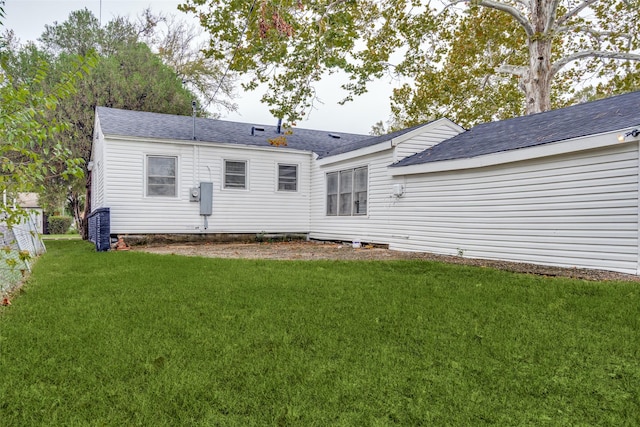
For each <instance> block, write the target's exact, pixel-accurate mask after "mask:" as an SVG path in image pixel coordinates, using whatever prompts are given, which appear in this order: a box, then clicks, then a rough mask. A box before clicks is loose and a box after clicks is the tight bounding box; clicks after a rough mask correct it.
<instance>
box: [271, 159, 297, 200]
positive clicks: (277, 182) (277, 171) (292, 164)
mask: <svg viewBox="0 0 640 427" xmlns="http://www.w3.org/2000/svg"><path fill="white" fill-rule="evenodd" d="M280 166H295V168H296V189H295V190H280ZM275 181H276V182H275V189H276V192H278V193H297V192H298V191H300V164H299V163H286V162H277V163H276V180H275Z"/></svg>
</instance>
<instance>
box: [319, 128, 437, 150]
mask: <svg viewBox="0 0 640 427" xmlns="http://www.w3.org/2000/svg"><path fill="white" fill-rule="evenodd" d="M425 124H426V123H423V124H420V125H417V126H413V127H410V128H407V129H402V130H399V131H396V132H391V133H388V134H386V135H381V136H374V137H369V138H367V139H362V140H359V141H353V142H349V143H346V144H340V145H339V146H336V147H335V148H333V149H332V150H330V151H328V152H326V153H324V154H320V155H319V156H318V157H319V158H323V157H329V156H335V155H337V154H342V153H348V152H350V151H354V150H358V149H360V148H364V147H369V146H371V145H376V144H380V143H383V142H386V141H390V140H392V139H393V138H397V137H399V136H401V135H404V134H405V133H408V132H411V131H412V130H414V129H417V128H420V127H422V126H424V125H425Z"/></svg>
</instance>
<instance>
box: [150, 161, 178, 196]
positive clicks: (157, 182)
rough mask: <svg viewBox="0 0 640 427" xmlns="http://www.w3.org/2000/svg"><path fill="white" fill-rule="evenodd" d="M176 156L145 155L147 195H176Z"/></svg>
mask: <svg viewBox="0 0 640 427" xmlns="http://www.w3.org/2000/svg"><path fill="white" fill-rule="evenodd" d="M177 169H178V158H177V157H172V156H147V196H160V197H162V196H164V197H175V196H176V170H177Z"/></svg>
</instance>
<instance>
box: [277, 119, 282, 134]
mask: <svg viewBox="0 0 640 427" xmlns="http://www.w3.org/2000/svg"><path fill="white" fill-rule="evenodd" d="M281 132H282V117H281V118H279V119H278V126H277V127H276V133H278V134H279V133H281Z"/></svg>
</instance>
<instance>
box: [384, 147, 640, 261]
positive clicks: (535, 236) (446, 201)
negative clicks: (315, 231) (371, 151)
mask: <svg viewBox="0 0 640 427" xmlns="http://www.w3.org/2000/svg"><path fill="white" fill-rule="evenodd" d="M405 178H406V193H405V195H404V196H403V197H401V198H398V199H397V200H396V201H395V203H394V204H393V206H392V208H391V209H390V212H389V213H390V217H389V219H390V229H393V230H395V233H396V236H393V238H392V239H390V248H391V249H396V250H405V251H424V252H432V253H440V254H447V255H460V254H462V255H463V256H465V257H472V258H487V259H501V260H511V261H522V262H531V263H538V264H547V265H557V266H563V267H586V268H595V269H606V270H614V271H621V272H625V273H632V274H637V273H638V243H639V242H638V196H639V195H638V145H637V144H624V145H614V146H611V147H607V148H600V149H594V150H590V151H585V152H579V153H570V154H563V155H558V156H553V157H547V158H540V159H536V160H529V161H520V162H515V163H508V164H503V165H495V166H489V167H483V168H476V169H467V170H460V171H449V172H446V171H444V172H434V173H425V174H420V175H407V176H406V177H405Z"/></svg>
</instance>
